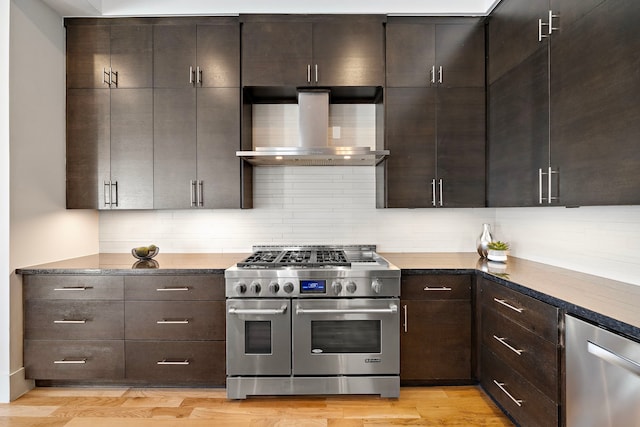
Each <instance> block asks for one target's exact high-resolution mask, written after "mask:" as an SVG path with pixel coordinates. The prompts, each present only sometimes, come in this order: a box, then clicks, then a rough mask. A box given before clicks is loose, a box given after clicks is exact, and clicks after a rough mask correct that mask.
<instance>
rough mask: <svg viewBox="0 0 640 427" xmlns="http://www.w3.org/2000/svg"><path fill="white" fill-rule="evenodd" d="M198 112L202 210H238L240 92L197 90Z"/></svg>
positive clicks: (198, 173)
mask: <svg viewBox="0 0 640 427" xmlns="http://www.w3.org/2000/svg"><path fill="white" fill-rule="evenodd" d="M197 109H198V118H197V120H198V124H197V126H198V128H197V138H198V144H197V149H198V159H197V175H198V180H199V181H202V188H201V189H199V190H200V191H202V194H201V198H202V207H205V208H209V209H211V208H240V207H241V203H240V194H241V183H240V165H241V162H242V160H240V159H238V157H236V151H238V150H239V149H240V89H239V88H206V89H198V107H197Z"/></svg>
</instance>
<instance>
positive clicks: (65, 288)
mask: <svg viewBox="0 0 640 427" xmlns="http://www.w3.org/2000/svg"><path fill="white" fill-rule="evenodd" d="M89 289H93V287H91V286H63V287H62V288H53V290H54V291H72V292H75V291H87V290H89Z"/></svg>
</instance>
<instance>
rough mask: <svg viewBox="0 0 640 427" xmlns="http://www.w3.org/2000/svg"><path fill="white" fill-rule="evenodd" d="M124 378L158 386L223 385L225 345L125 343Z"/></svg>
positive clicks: (184, 342)
mask: <svg viewBox="0 0 640 427" xmlns="http://www.w3.org/2000/svg"><path fill="white" fill-rule="evenodd" d="M126 361H127V369H126V377H127V379H133V380H145V381H148V382H153V383H161V384H167V383H172V384H179V383H189V382H199V383H210V384H214V385H224V384H225V366H226V362H225V344H224V341H209V342H202V341H201V342H194V341H181V342H171V341H164V342H156V341H137V342H136V341H127V343H126Z"/></svg>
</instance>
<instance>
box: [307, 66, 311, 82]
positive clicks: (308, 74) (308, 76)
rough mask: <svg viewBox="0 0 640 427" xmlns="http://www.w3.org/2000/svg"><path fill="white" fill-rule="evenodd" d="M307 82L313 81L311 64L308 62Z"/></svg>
mask: <svg viewBox="0 0 640 427" xmlns="http://www.w3.org/2000/svg"><path fill="white" fill-rule="evenodd" d="M307 83H311V64H307Z"/></svg>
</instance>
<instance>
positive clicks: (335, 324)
mask: <svg viewBox="0 0 640 427" xmlns="http://www.w3.org/2000/svg"><path fill="white" fill-rule="evenodd" d="M380 323H381V321H380V320H313V321H311V351H312V352H314V353H380Z"/></svg>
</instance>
